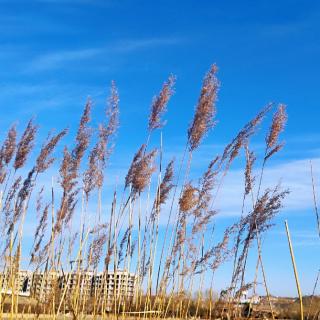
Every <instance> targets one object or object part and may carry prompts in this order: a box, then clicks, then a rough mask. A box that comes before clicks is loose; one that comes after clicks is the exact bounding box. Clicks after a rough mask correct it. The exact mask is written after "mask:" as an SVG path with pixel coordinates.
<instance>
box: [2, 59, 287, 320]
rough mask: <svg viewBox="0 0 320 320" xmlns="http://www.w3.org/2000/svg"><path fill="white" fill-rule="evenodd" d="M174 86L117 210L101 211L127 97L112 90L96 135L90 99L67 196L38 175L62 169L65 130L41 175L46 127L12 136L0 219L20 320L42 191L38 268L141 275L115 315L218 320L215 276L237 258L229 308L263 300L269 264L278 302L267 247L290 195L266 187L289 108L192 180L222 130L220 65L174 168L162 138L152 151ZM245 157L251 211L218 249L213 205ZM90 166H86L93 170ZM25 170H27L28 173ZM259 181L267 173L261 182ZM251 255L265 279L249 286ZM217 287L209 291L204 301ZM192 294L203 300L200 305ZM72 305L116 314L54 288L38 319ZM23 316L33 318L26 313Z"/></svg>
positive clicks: (69, 165) (156, 102)
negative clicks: (260, 139) (25, 251)
mask: <svg viewBox="0 0 320 320" xmlns="http://www.w3.org/2000/svg"><path fill="white" fill-rule="evenodd" d="M175 81H176V79H175V77H174V76H170V77H169V78H168V80H167V81H166V82H165V83H164V84H163V86H162V89H161V91H160V93H159V94H158V95H157V96H155V97H154V98H153V100H152V104H151V111H150V117H149V119H148V127H147V132H146V138H145V141H144V142H143V143H142V145H141V147H140V148H138V150H137V152H136V154H135V155H134V157H133V160H132V162H131V164H130V166H129V169H128V173H127V175H126V177H125V183H124V185H125V187H124V190H123V191H122V192H121V191H119V190H118V189H117V188H115V189H114V193H113V199H111V201H110V202H111V203H110V206H111V210H110V212H105V211H103V207H105V206H103V192H102V191H103V186H104V180H105V179H104V174H105V170H106V168H107V164H108V160H109V157H110V156H111V155H112V152H113V149H114V145H115V137H116V134H117V130H118V127H119V96H118V91H117V88H116V85H115V83H114V82H112V85H111V92H110V97H109V100H108V106H107V109H106V114H105V115H106V117H105V120H104V121H102V122H101V124H100V125H99V127H98V128H91V127H90V120H91V119H90V117H91V108H92V103H91V101H90V100H89V101H88V102H87V104H86V105H85V108H84V111H83V114H82V116H81V119H80V123H79V127H78V131H77V134H76V137H75V144H74V145H73V146H68V147H67V146H65V147H64V150H63V155H62V160H61V161H60V164H59V165H60V169H59V174H60V177H59V183H60V190H58V191H57V190H56V189H54V188H53V187H52V188H51V187H50V186H43V187H41V186H39V181H38V178H39V176H40V175H44V174H46V171H47V170H48V168H50V166H52V165H53V163H55V162H57V159H56V158H55V156H54V153H55V149H56V147H57V145H58V144H62V143H63V141H62V140H63V138H64V137H65V136H66V135H67V134H68V132H67V129H66V130H63V131H61V132H59V133H58V134H56V135H50V136H49V137H48V139H47V140H46V141H45V142H44V143H43V145H42V148H41V150H40V153H39V155H37V156H36V158H35V159H36V160H35V163H34V165H33V166H32V167H31V169H30V168H29V169H28V168H27V167H26V161H27V159H28V158H29V157H30V156H31V154H32V151H33V147H34V143H35V139H36V134H37V129H38V127H37V125H36V124H35V123H34V121H33V120H30V122H29V123H28V125H27V127H26V128H25V130H24V132H23V133H22V134H21V136H20V137H18V136H19V135H18V133H17V130H16V127H15V126H13V127H11V128H10V129H9V131H8V134H7V137H6V138H5V140H4V142H3V144H2V147H1V150H0V184H1V185H0V190H1V194H0V210H1V212H0V213H1V232H2V239H3V241H2V243H1V254H2V258H1V260H2V261H3V262H4V271H6V272H8V273H9V279H10V280H9V281H8V283H7V284H6V286H5V287H2V288H1V289H2V291H3V292H6V291H8V290H12V291H13V294H12V295H11V304H10V316H11V318H14V317H15V315H16V314H17V313H18V311H19V310H18V301H19V298H18V294H17V292H14V283H15V277H16V273H17V270H19V268H20V263H21V262H20V260H21V250H22V246H23V245H24V243H23V227H24V223H25V220H26V218H27V216H29V215H31V216H34V212H29V211H31V210H30V209H29V208H30V207H32V206H31V205H30V201H33V200H32V199H34V196H32V195H33V194H34V193H37V196H36V201H35V202H36V203H35V207H36V211H37V218H38V225H37V227H36V230H35V232H34V241H33V246H32V251H31V252H30V264H29V266H31V267H32V269H33V270H42V271H44V270H45V271H47V272H49V271H52V270H58V271H65V270H66V268H67V266H66V261H69V260H76V261H78V263H75V264H74V268H73V269H74V270H73V271H74V272H77V273H78V274H79V275H80V273H81V270H83V269H85V270H91V271H93V272H97V271H98V270H101V269H102V270H105V271H106V272H108V270H113V271H114V272H115V273H116V272H117V270H118V269H126V270H130V271H132V272H135V273H136V276H137V281H136V286H135V293H136V294H135V299H134V301H127V300H126V299H124V298H123V297H121V296H117V295H114V303H113V304H112V310H111V313H112V314H114V316H118V315H119V314H121V313H125V312H129V311H130V312H131V311H141V310H142V311H149V310H157V311H159V313H157V315H156V317H169V316H170V317H179V318H187V317H189V316H190V315H193V316H198V315H201V316H205V317H209V318H212V317H216V316H217V310H216V308H215V307H216V301H215V297H214V294H213V290H214V274H215V272H216V270H217V269H218V268H219V267H221V265H222V264H223V263H224V262H225V261H227V260H232V261H233V272H232V275H231V282H230V285H229V286H228V288H226V290H225V295H224V297H223V300H220V304H221V301H223V305H224V306H227V307H229V308H232V306H233V304H234V301H238V299H239V297H240V296H241V293H242V292H243V291H244V290H248V289H252V290H253V291H255V289H256V285H257V274H258V270H259V268H260V267H261V268H262V272H263V284H264V287H265V290H266V294H267V295H269V291H268V285H267V278H266V274H265V271H264V268H263V261H262V254H261V251H262V249H261V241H260V240H261V237H262V235H263V234H264V233H265V232H266V231H267V230H268V229H269V228H270V227H271V225H272V220H273V218H274V217H275V215H276V214H277V213H278V212H279V210H280V209H281V206H282V200H283V199H284V197H285V196H286V194H287V193H288V191H287V190H282V189H281V187H280V185H276V186H274V187H273V188H271V189H266V190H264V189H263V188H262V186H263V178H264V169H265V167H266V165H267V164H268V162H269V161H270V160H271V158H272V157H273V156H274V155H275V154H276V153H277V152H279V151H280V149H281V148H282V147H283V142H282V141H280V134H281V132H282V131H283V130H284V127H285V124H286V120H287V116H286V109H285V106H284V105H281V104H280V105H278V106H276V105H274V104H268V105H267V106H266V107H264V108H263V109H262V110H261V111H260V112H259V113H258V114H257V116H255V117H254V118H253V119H252V120H251V121H249V122H248V123H247V124H246V125H245V126H244V127H243V128H242V129H241V130H240V131H239V133H238V134H237V135H236V136H235V138H234V139H233V140H232V141H231V142H230V143H229V144H228V145H227V146H226V147H225V149H224V150H223V152H222V153H221V154H220V155H217V156H216V157H214V158H213V159H212V161H211V162H210V163H209V164H208V167H207V168H206V169H205V170H204V173H203V175H202V176H201V177H199V180H198V181H191V180H190V172H191V170H192V158H193V154H194V153H195V152H197V150H198V149H199V148H200V146H201V143H202V141H203V140H204V138H205V136H207V135H208V134H209V133H210V131H211V130H212V129H213V128H214V127H215V126H216V124H217V121H216V112H217V109H216V102H217V95H218V91H219V81H218V79H217V67H216V66H215V65H212V66H211V68H210V70H209V71H208V73H207V74H206V75H205V77H204V80H203V83H202V87H201V91H200V96H199V99H198V102H197V105H196V108H195V113H194V117H193V119H192V120H191V122H190V125H189V128H188V131H187V138H186V144H185V149H184V154H183V156H182V158H181V159H180V160H179V161H178V163H176V162H175V161H174V160H172V161H170V162H169V163H167V164H165V163H163V146H162V139H161V141H160V144H159V146H158V148H157V149H151V150H150V147H149V145H150V141H151V139H154V138H155V137H154V134H155V132H156V131H160V133H162V130H164V126H165V120H164V119H163V117H164V115H165V112H166V111H167V105H168V103H169V101H170V98H171V97H172V95H173V94H174V85H175ZM270 113H273V118H272V119H271V125H270V127H269V130H268V132H267V134H266V137H265V153H264V156H263V158H262V159H261V160H262V161H261V162H262V165H261V166H260V168H259V167H258V166H257V165H256V155H255V153H254V151H253V150H251V149H250V140H251V138H252V136H253V135H255V134H256V133H257V131H258V128H259V126H260V124H261V122H262V121H264V120H265V118H267V117H268V116H269V114H270ZM161 137H162V135H161ZM237 157H244V158H245V160H246V166H245V168H244V181H245V188H244V190H243V194H241V195H239V197H242V203H243V205H242V209H241V217H240V218H239V220H238V221H236V222H235V223H234V224H233V225H231V226H229V227H228V228H227V229H226V230H225V231H224V235H223V237H222V239H221V240H220V241H219V242H218V243H213V241H212V239H213V236H212V234H213V233H214V231H212V232H211V228H212V225H213V221H214V217H215V216H216V215H217V214H218V212H217V210H216V207H215V200H216V198H217V196H218V194H219V192H220V190H221V188H222V187H223V183H224V180H225V177H226V175H227V174H228V171H229V170H230V167H231V165H232V163H233V162H234V161H235V159H236V158H237ZM83 164H86V168H85V169H84V170H83V169H82V168H83ZM253 169H255V170H253ZM26 170H27V172H28V173H27V174H26V175H24V174H23V172H25V171H26ZM254 172H260V173H259V174H258V175H257V176H255V175H254ZM152 181H155V182H152ZM48 189H49V191H50V193H51V199H50V200H49V201H45V200H44V197H43V194H44V193H45V191H46V190H47V191H48ZM152 190H155V192H154V193H153V192H152ZM60 195H61V196H60ZM93 196H94V197H95V198H97V204H96V207H97V210H96V215H95V216H94V217H92V216H91V215H90V219H89V217H88V215H89V213H88V206H89V204H90V199H92V198H93ZM144 199H148V200H147V212H146V208H142V207H141V203H142V202H143V201H144ZM245 204H247V205H245ZM248 205H249V207H251V210H249V212H247V211H246V210H245V208H246V207H247V206H248ZM161 215H165V217H166V218H167V222H166V225H165V230H164V232H163V234H161V236H159V220H160V216H161ZM78 216H80V217H81V220H80V226H79V228H75V227H74V225H75V222H74V220H75V219H77V218H75V217H78ZM212 243H213V244H212ZM251 248H257V250H258V254H257V256H258V261H257V267H256V277H255V279H252V280H251V281H249V282H248V279H246V278H245V274H246V269H247V261H248V255H249V251H250V249H251ZM79 279H80V276H79ZM79 281H80V280H79ZM204 282H206V286H205V285H204ZM208 283H209V284H210V285H209V290H208V291H207V295H206V296H204V294H203V291H204V288H208ZM193 292H198V293H197V294H196V296H194V295H193ZM3 295H4V294H3ZM3 295H2V296H3ZM66 304H67V305H68V309H69V310H70V312H71V313H72V315H73V317H74V318H81V317H82V316H83V315H84V314H86V313H90V314H91V315H93V316H95V315H98V314H99V315H101V316H102V317H103V318H104V317H107V313H110V310H107V307H106V302H105V299H104V298H103V295H101V292H99V290H98V289H97V290H95V293H94V295H93V297H90V298H85V297H83V296H81V292H80V284H79V285H78V286H76V289H75V290H73V291H72V292H71V293H70V292H66V290H58V288H57V287H55V286H53V290H52V292H51V294H50V295H49V296H48V297H47V301H46V303H45V304H44V303H42V302H41V301H38V304H37V307H38V310H39V311H38V312H39V313H42V312H46V313H47V314H49V315H50V316H51V317H53V318H55V317H56V316H57V315H58V314H61V313H63V312H64V308H65V305H66ZM270 307H271V304H270ZM0 308H1V310H2V311H1V310H0V314H1V312H4V309H3V308H4V299H3V297H2V299H1V305H0ZM19 312H20V311H19ZM23 312H24V313H28V310H27V309H26V310H24V311H23Z"/></svg>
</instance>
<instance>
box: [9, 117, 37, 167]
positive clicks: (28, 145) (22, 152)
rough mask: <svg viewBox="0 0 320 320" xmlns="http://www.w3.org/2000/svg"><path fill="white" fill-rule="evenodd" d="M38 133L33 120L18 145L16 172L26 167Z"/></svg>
mask: <svg viewBox="0 0 320 320" xmlns="http://www.w3.org/2000/svg"><path fill="white" fill-rule="evenodd" d="M36 132H37V126H35V125H34V124H33V120H32V119H31V120H30V121H29V122H28V125H27V127H26V129H25V131H24V132H23V134H22V137H21V139H20V141H19V143H18V145H17V152H16V157H15V160H14V164H13V167H14V169H15V170H18V169H19V168H21V167H23V166H24V164H25V162H26V160H27V157H28V155H29V153H30V151H31V149H32V148H33V145H34V139H35V135H36Z"/></svg>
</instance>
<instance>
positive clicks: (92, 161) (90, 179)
mask: <svg viewBox="0 0 320 320" xmlns="http://www.w3.org/2000/svg"><path fill="white" fill-rule="evenodd" d="M97 162H98V150H97V148H96V147H94V148H93V149H92V151H91V152H90V155H89V166H88V168H87V170H86V171H85V172H84V175H83V191H84V193H85V195H86V200H87V201H88V199H89V194H90V192H91V191H92V190H93V189H94V188H95V187H96V185H97V180H98V179H99V177H98V163H97Z"/></svg>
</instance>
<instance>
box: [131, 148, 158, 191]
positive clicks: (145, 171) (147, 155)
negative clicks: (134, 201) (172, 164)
mask: <svg viewBox="0 0 320 320" xmlns="http://www.w3.org/2000/svg"><path fill="white" fill-rule="evenodd" d="M156 153H157V150H152V151H150V152H145V145H142V146H141V147H140V149H139V150H138V152H137V153H136V154H135V156H134V158H133V160H132V163H131V166H130V168H129V171H128V174H127V176H126V183H125V186H126V187H128V186H129V185H131V187H132V192H133V193H134V194H135V193H140V192H142V191H143V190H144V189H145V187H146V186H147V185H148V183H149V181H150V178H151V175H152V174H153V173H154V171H155V170H156V168H155V166H154V158H155V156H156Z"/></svg>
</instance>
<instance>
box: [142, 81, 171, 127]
mask: <svg viewBox="0 0 320 320" xmlns="http://www.w3.org/2000/svg"><path fill="white" fill-rule="evenodd" d="M175 81H176V78H175V77H174V76H173V75H171V76H170V77H169V78H168V80H167V81H166V82H165V83H164V84H163V86H162V89H161V91H160V93H159V95H158V96H156V97H154V98H153V101H152V105H151V112H150V116H149V124H148V130H149V131H153V130H155V129H158V128H162V127H163V126H164V125H165V122H164V121H162V120H161V117H162V115H163V113H164V112H166V109H167V104H168V102H169V99H170V97H171V96H172V94H173V93H174V84H175Z"/></svg>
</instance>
